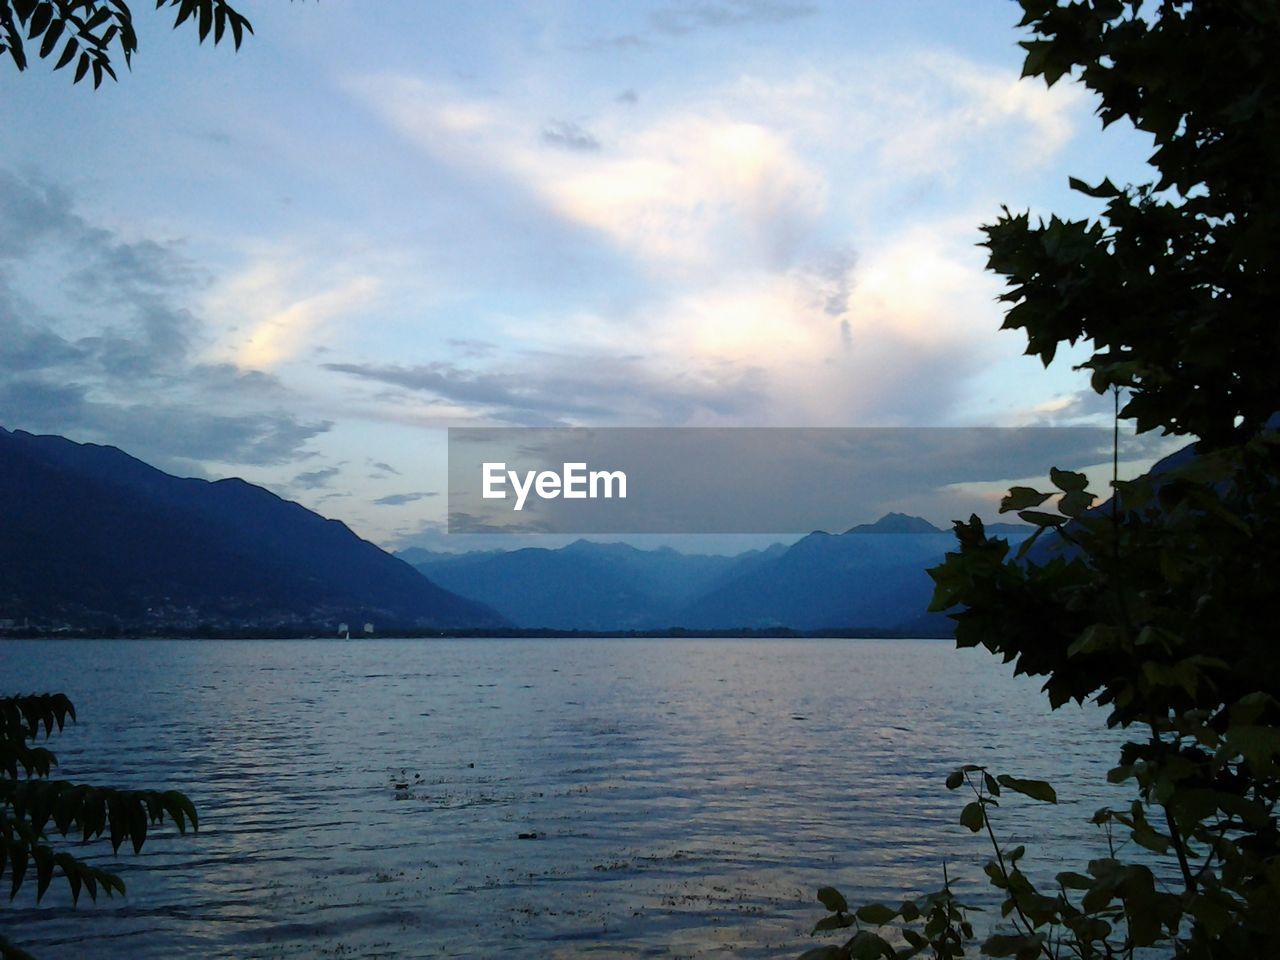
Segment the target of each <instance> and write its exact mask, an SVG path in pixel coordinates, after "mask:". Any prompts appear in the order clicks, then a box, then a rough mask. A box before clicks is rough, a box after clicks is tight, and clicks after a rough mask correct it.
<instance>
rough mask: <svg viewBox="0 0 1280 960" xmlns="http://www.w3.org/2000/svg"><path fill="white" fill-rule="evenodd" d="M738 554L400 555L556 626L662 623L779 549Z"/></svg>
mask: <svg viewBox="0 0 1280 960" xmlns="http://www.w3.org/2000/svg"><path fill="white" fill-rule="evenodd" d="M784 549H785V548H783V547H782V546H781V545H775V546H774V547H771V548H770V549H769V550H766V551H754V550H753V551H750V552H748V553H744V554H741V555H739V556H736V557H724V556H704V555H696V554H694V555H690V554H683V553H680V552H678V551H676V550H672V549H670V548H663V549H660V550H640V549H637V548H636V547H632V546H630V545H628V544H625V543H596V542H593V541H589V540H577V541H575V542H573V543H571V544H569V545H568V546H565V547H560V548H559V549H555V550H549V549H544V548H541V547H528V548H525V549H522V550H512V551H509V552H505V551H492V552H491V551H485V552H481V553H463V554H450V553H431V552H430V551H426V550H421V549H417V548H411V550H406V551H404V552H403V553H401V554H399V556H400V557H401V558H403V559H407V560H408V559H411V560H412V561H413V564H414V566H415V567H416V568H417V569H418V570H419V571H421V572H422V573H424V574H426V575H427V576H429V577H431V579H432V580H434V581H435V582H437V583H439V584H440V585H441V586H443V587H445V588H447V589H449V590H453V591H455V592H456V593H459V594H461V595H462V596H466V597H471V598H473V599H475V600H478V601H481V602H483V603H485V604H486V605H488V606H491V607H493V608H494V609H495V610H497V611H498V612H499V613H501V614H502V615H503V616H505V617H507V618H508V619H509V620H511V622H512V623H515V624H517V625H519V626H521V627H529V628H549V629H555V630H661V629H665V628H666V627H670V626H676V625H678V621H676V620H673V619H672V617H673V616H674V615H675V614H676V612H677V611H678V610H679V609H680V608H682V607H683V606H684V605H685V604H687V603H689V602H690V601H691V600H693V599H694V598H695V597H697V596H699V595H700V594H701V593H702V592H704V591H706V590H709V589H712V588H714V587H715V586H716V585H718V584H719V583H721V582H722V581H724V580H725V579H727V578H729V577H730V576H732V575H733V574H735V573H737V572H740V571H743V570H746V569H750V568H751V567H752V566H753V565H754V564H756V563H758V562H762V560H764V559H765V558H767V557H769V556H773V555H775V554H776V553H780V552H781V551H782V550H784Z"/></svg>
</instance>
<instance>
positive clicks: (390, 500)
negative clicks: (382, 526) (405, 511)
mask: <svg viewBox="0 0 1280 960" xmlns="http://www.w3.org/2000/svg"><path fill="white" fill-rule="evenodd" d="M438 495H439V494H438V492H437V491H435V490H428V491H423V492H419V493H392V494H389V495H388V496H385V497H379V498H378V499H377V500H374V501H373V502H374V504H375V505H377V506H379V507H400V506H404V505H405V504H406V503H414V502H415V501H418V500H423V499H425V498H427V497H434V496H438Z"/></svg>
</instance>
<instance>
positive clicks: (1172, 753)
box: [805, 0, 1280, 960]
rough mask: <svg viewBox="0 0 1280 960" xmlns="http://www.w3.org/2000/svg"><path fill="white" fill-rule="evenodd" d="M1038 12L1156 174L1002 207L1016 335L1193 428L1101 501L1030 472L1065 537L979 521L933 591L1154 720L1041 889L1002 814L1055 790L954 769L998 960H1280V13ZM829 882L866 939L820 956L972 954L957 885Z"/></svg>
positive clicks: (1052, 795) (1063, 69) (1053, 51)
mask: <svg viewBox="0 0 1280 960" xmlns="http://www.w3.org/2000/svg"><path fill="white" fill-rule="evenodd" d="M1021 5H1022V8H1023V11H1024V17H1023V19H1022V24H1021V25H1022V26H1023V27H1026V28H1029V29H1030V30H1031V32H1032V38H1031V39H1029V40H1027V41H1025V42H1024V43H1023V44H1022V45H1023V47H1024V48H1025V50H1026V58H1025V66H1024V75H1025V76H1032V77H1040V78H1043V79H1044V81H1045V82H1047V83H1049V84H1053V83H1056V82H1059V81H1060V80H1061V79H1062V78H1064V77H1072V78H1075V79H1078V80H1079V81H1081V82H1082V83H1083V84H1084V85H1085V86H1086V87H1087V88H1089V89H1090V90H1091V91H1093V92H1094V93H1095V94H1097V96H1098V98H1099V106H1098V114H1099V116H1100V117H1101V118H1102V121H1103V124H1104V125H1108V124H1110V123H1113V122H1116V121H1118V120H1127V121H1129V122H1131V123H1132V124H1133V125H1134V126H1136V127H1137V128H1138V129H1139V130H1142V131H1145V132H1146V133H1148V134H1150V135H1151V137H1152V140H1153V142H1154V146H1155V152H1154V154H1153V155H1152V157H1151V159H1150V163H1151V166H1152V167H1153V168H1154V171H1155V178H1154V179H1153V180H1151V181H1150V182H1148V183H1144V184H1137V185H1131V184H1130V185H1124V186H1116V185H1115V184H1113V183H1111V181H1110V180H1104V181H1103V182H1102V183H1100V184H1087V183H1083V182H1081V181H1079V180H1074V179H1073V180H1072V181H1071V185H1072V186H1073V187H1074V188H1075V189H1076V190H1078V191H1080V192H1082V193H1084V194H1086V195H1087V196H1089V197H1093V198H1096V199H1098V200H1100V201H1102V204H1103V207H1102V210H1101V212H1100V214H1099V215H1098V216H1097V218H1096V219H1091V220H1079V221H1072V220H1063V219H1060V218H1058V217H1052V218H1050V219H1049V221H1048V222H1043V221H1041V222H1036V223H1032V220H1031V217H1030V216H1029V215H1028V214H1026V213H1020V214H1014V213H1011V212H1009V211H1008V210H1007V209H1006V210H1005V212H1004V215H1003V216H1002V217H1001V218H1000V219H999V220H998V221H997V222H996V223H995V224H993V225H990V226H987V227H985V228H984V230H985V234H986V240H985V245H986V246H987V248H988V250H989V251H990V258H989V267H990V268H991V269H992V270H994V271H995V272H997V273H999V274H1001V275H1003V276H1004V277H1005V279H1006V281H1007V285H1008V286H1007V290H1006V292H1005V293H1004V295H1003V297H1002V300H1003V301H1004V302H1005V303H1006V304H1007V305H1008V312H1007V314H1006V318H1005V322H1004V326H1005V327H1006V328H1016V329H1020V330H1023V331H1024V332H1025V334H1026V336H1027V353H1029V354H1032V355H1034V356H1037V357H1039V358H1040V359H1041V360H1042V361H1043V362H1044V363H1045V364H1046V365H1048V364H1049V363H1050V362H1052V361H1053V359H1054V357H1055V354H1056V353H1057V351H1058V349H1059V347H1061V346H1062V345H1063V344H1067V343H1071V344H1074V343H1077V342H1079V341H1085V342H1086V343H1088V345H1089V346H1090V347H1091V348H1092V351H1091V355H1090V356H1089V358H1088V359H1087V360H1086V361H1085V362H1084V363H1083V364H1082V367H1083V368H1085V369H1087V370H1089V371H1091V381H1092V385H1093V388H1094V389H1095V390H1096V391H1098V392H1099V393H1105V392H1106V391H1108V390H1114V391H1116V393H1117V405H1118V404H1119V397H1120V395H1121V394H1123V396H1124V397H1125V398H1126V400H1125V403H1124V405H1123V407H1122V408H1119V409H1118V411H1117V417H1118V419H1127V420H1132V421H1133V422H1134V423H1135V424H1136V426H1137V428H1138V429H1139V430H1150V429H1157V428H1158V429H1161V430H1163V431H1165V432H1166V433H1170V434H1175V435H1185V436H1187V437H1188V439H1194V440H1195V441H1196V444H1195V446H1194V448H1193V449H1191V450H1187V451H1184V452H1183V454H1181V455H1179V456H1176V457H1173V458H1170V459H1169V460H1168V461H1167V462H1165V463H1163V464H1160V465H1157V468H1156V469H1154V470H1153V471H1152V472H1151V473H1149V474H1148V475H1146V476H1144V477H1140V478H1138V479H1137V480H1134V481H1129V482H1123V483H1122V482H1117V481H1113V488H1114V489H1113V491H1112V495H1111V498H1110V500H1109V502H1108V503H1107V504H1104V505H1102V506H1101V507H1097V506H1094V503H1095V500H1096V499H1097V498H1096V497H1095V495H1094V494H1093V493H1092V492H1090V491H1088V490H1087V489H1086V486H1087V480H1086V478H1085V477H1084V475H1082V474H1077V473H1072V472H1069V471H1060V470H1051V471H1050V478H1049V479H1050V484H1051V487H1050V489H1048V490H1047V491H1043V492H1042V491H1039V490H1035V489H1032V488H1028V487H1015V488H1014V489H1013V490H1011V491H1010V492H1009V495H1008V496H1007V497H1005V499H1004V502H1003V504H1002V511H1003V510H1008V511H1016V512H1017V513H1018V514H1019V516H1020V517H1022V519H1024V520H1026V521H1028V522H1030V523H1032V524H1035V525H1036V526H1037V527H1038V531H1037V537H1039V534H1046V536H1044V537H1039V538H1038V542H1037V538H1033V539H1032V540H1029V541H1027V542H1026V543H1024V545H1023V546H1022V547H1021V548H1020V549H1019V550H1018V551H1017V553H1016V554H1014V553H1013V552H1012V551H1011V550H1010V547H1009V544H1008V543H1007V542H1006V541H1004V540H1002V539H993V538H991V537H989V536H988V535H987V532H986V530H985V529H984V527H983V525H982V523H981V521H980V520H978V518H976V517H974V518H971V519H970V521H969V522H967V523H964V522H960V523H957V524H956V535H957V539H958V543H959V548H958V550H957V551H956V552H954V553H950V554H948V555H947V558H946V560H945V562H944V563H943V564H942V565H941V566H940V567H937V568H935V569H934V570H931V571H930V574H931V576H932V577H933V578H934V580H935V584H936V588H935V593H934V601H933V607H932V608H933V609H935V610H950V611H953V612H952V613H951V616H952V618H953V619H954V620H955V621H956V641H957V645H958V646H961V647H983V648H985V649H987V650H988V651H990V652H992V653H994V654H996V655H998V656H1000V657H1001V658H1002V659H1003V660H1004V661H1006V662H1012V663H1013V664H1014V667H1015V672H1017V673H1024V674H1030V675H1033V676H1037V677H1043V678H1044V690H1045V692H1046V694H1047V695H1048V697H1049V700H1050V703H1051V704H1052V705H1053V706H1054V707H1058V706H1061V705H1062V704H1064V703H1066V702H1068V701H1070V700H1076V701H1080V702H1083V701H1085V700H1089V699H1093V700H1096V701H1097V702H1098V703H1100V704H1102V705H1104V706H1105V707H1107V708H1108V709H1109V711H1110V715H1109V719H1108V722H1109V723H1110V724H1111V725H1113V726H1120V727H1122V728H1124V729H1126V730H1127V731H1128V732H1129V734H1130V740H1129V742H1127V743H1126V744H1125V745H1124V747H1123V749H1122V751H1121V755H1120V757H1119V758H1118V761H1119V762H1118V763H1117V764H1116V765H1115V766H1114V768H1113V769H1112V770H1111V771H1110V773H1109V775H1108V779H1109V780H1111V781H1112V782H1114V783H1117V784H1124V785H1127V786H1128V787H1129V788H1130V789H1131V794H1130V796H1131V799H1130V801H1129V802H1128V803H1127V804H1126V805H1125V806H1123V807H1120V808H1115V809H1113V808H1105V809H1102V810H1099V811H1098V812H1097V813H1096V814H1095V815H1094V817H1093V821H1092V822H1093V823H1095V824H1097V825H1098V826H1099V827H1100V828H1101V831H1103V833H1104V835H1105V845H1104V846H1103V848H1102V849H1101V850H1100V851H1099V855H1098V856H1097V857H1095V858H1093V859H1091V860H1089V861H1088V862H1087V863H1086V864H1082V865H1081V867H1080V869H1078V870H1065V871H1062V872H1060V873H1058V875H1057V878H1056V881H1057V885H1056V888H1054V889H1049V890H1042V889H1039V888H1037V887H1036V886H1035V885H1034V884H1033V883H1032V882H1031V881H1030V880H1029V878H1028V876H1027V874H1026V873H1024V871H1023V869H1022V861H1023V858H1024V857H1028V853H1027V851H1026V849H1025V848H1023V847H1016V848H1014V849H1012V850H1010V849H1006V848H1005V846H1004V845H1003V844H1002V843H1001V842H1000V840H999V838H998V835H997V832H996V828H997V826H998V823H997V822H996V821H997V819H998V808H999V806H1000V804H1001V802H1007V801H1008V800H1009V799H1011V798H1012V797H1013V796H1014V795H1016V794H1021V795H1023V796H1024V797H1026V798H1029V799H1031V800H1033V801H1041V802H1050V803H1053V802H1056V800H1057V792H1056V791H1055V790H1054V789H1053V788H1052V787H1051V786H1049V785H1048V784H1047V783H1040V782H1037V781H1028V780H1022V779H1019V778H1016V777H1009V776H995V775H993V774H992V773H991V772H989V771H988V770H987V769H986V768H985V767H982V766H977V765H966V766H963V767H961V768H959V769H957V770H956V771H955V772H954V773H952V775H951V776H950V777H949V778H948V780H947V784H946V785H947V787H948V788H949V789H967V790H969V791H970V793H971V798H970V800H969V802H968V803H967V804H966V806H965V807H964V809H963V810H962V812H961V815H960V822H961V824H962V825H963V826H965V827H967V828H968V829H970V830H972V831H974V832H983V833H985V834H986V836H987V837H988V839H989V840H990V842H991V845H992V848H993V851H994V857H993V859H992V860H991V861H990V862H989V863H988V864H987V866H986V873H987V876H988V879H989V880H990V883H991V885H992V886H993V887H995V888H996V889H997V891H999V893H1000V895H1001V896H1002V898H1003V903H1002V905H1001V916H1002V917H1003V918H1004V920H1003V921H1002V922H1000V923H998V924H997V926H996V927H995V928H994V929H993V930H991V931H989V935H988V936H987V937H986V939H985V940H984V941H983V943H982V945H981V950H982V952H983V953H984V954H986V955H989V956H1016V957H1018V958H1027V960H1029V958H1033V957H1045V958H1048V960H1055V958H1063V957H1079V958H1082V960H1083V958H1088V957H1108V958H1109V957H1132V956H1134V952H1135V951H1137V950H1140V949H1142V948H1162V949H1164V950H1167V951H1168V955H1172V956H1177V957H1188V958H1206V960H1207V958H1216V960H1230V958H1240V960H1244V958H1253V957H1263V956H1278V955H1280V828H1278V824H1277V815H1276V809H1277V804H1280V658H1277V656H1276V647H1275V641H1274V630H1275V619H1276V606H1275V599H1274V590H1275V574H1276V571H1277V570H1280V432H1278V431H1277V430H1276V429H1275V426H1276V425H1275V419H1274V416H1275V414H1276V411H1277V409H1280V290H1278V289H1277V281H1276V277H1277V270H1276V267H1277V263H1276V258H1277V253H1278V251H1280V247H1278V245H1277V243H1276V240H1275V238H1276V236H1277V235H1278V234H1280V185H1278V184H1277V181H1276V178H1275V175H1274V174H1275V170H1276V169H1277V168H1278V165H1277V162H1276V161H1277V159H1278V153H1280V129H1278V126H1277V125H1278V124H1280V58H1277V57H1276V51H1278V50H1280V4H1278V3H1276V2H1275V0H1163V2H1160V3H1158V4H1153V3H1147V4H1144V3H1142V2H1140V0H1130V2H1121V0H1084V2H1064V0H1021ZM1051 508H1052V509H1051ZM1102 839H1103V837H1100V841H1101V840H1102ZM1121 848H1124V849H1123V850H1122V849H1121ZM1126 851H1127V852H1126ZM1122 853H1125V854H1126V855H1125V856H1124V857H1122V855H1121V854H1122ZM819 898H820V899H821V900H822V902H823V904H824V905H825V906H826V907H827V909H828V910H829V911H830V915H829V916H828V917H826V918H824V919H823V920H822V921H820V922H819V924H818V926H817V928H815V932H821V931H829V930H844V929H847V928H851V927H852V928H853V930H854V933H853V936H852V937H850V938H848V939H847V940H846V941H845V942H844V943H842V944H840V945H838V946H831V947H821V948H818V949H816V950H813V951H809V952H808V953H807V954H806V955H805V956H806V957H807V958H810V960H821V958H826V960H838V958H851V957H877V956H884V957H907V956H914V955H916V954H921V953H928V954H929V955H931V956H935V957H957V956H963V955H964V953H965V950H966V948H967V946H968V945H969V944H970V943H971V942H972V940H973V937H974V929H973V927H972V926H971V925H970V922H969V920H968V919H967V915H966V907H965V906H964V905H962V904H960V903H959V902H958V901H957V899H956V898H955V896H954V895H953V893H952V891H951V887H950V884H949V883H946V882H944V885H943V887H942V889H940V890H938V891H937V892H935V893H932V894H928V895H926V896H924V897H921V898H917V899H913V900H908V901H906V902H904V903H902V904H901V905H900V906H898V907H894V906H889V905H883V904H868V905H864V906H862V907H860V908H857V909H852V908H851V907H850V906H849V904H848V903H847V902H845V900H844V898H843V897H842V896H840V894H839V893H838V891H835V890H833V889H831V888H824V890H823V891H822V892H820V894H819ZM903 944H905V945H903Z"/></svg>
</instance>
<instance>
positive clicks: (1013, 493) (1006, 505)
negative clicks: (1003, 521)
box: [1000, 487, 1053, 513]
mask: <svg viewBox="0 0 1280 960" xmlns="http://www.w3.org/2000/svg"><path fill="white" fill-rule="evenodd" d="M1051 496H1053V494H1051V493H1041V492H1040V491H1039V490H1034V489H1032V488H1031V487H1012V488H1010V490H1009V492H1008V493H1007V494H1005V496H1004V499H1002V500H1001V501H1000V512H1001V513H1009V512H1010V511H1011V510H1025V509H1026V508H1027V507H1038V506H1040V504H1042V503H1044V502H1045V501H1046V500H1048V499H1049V498H1050V497H1051Z"/></svg>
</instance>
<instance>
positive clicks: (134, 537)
mask: <svg viewBox="0 0 1280 960" xmlns="http://www.w3.org/2000/svg"><path fill="white" fill-rule="evenodd" d="M0 503H2V504H3V509H0V618H6V619H14V620H22V619H24V618H31V619H32V620H42V621H45V622H49V623H67V624H74V625H84V624H98V623H110V622H112V621H114V622H116V623H123V624H132V625H148V624H151V625H156V626H165V625H168V626H172V627H174V628H177V629H190V628H191V627H194V626H196V625H197V624H200V623H203V624H212V625H214V626H219V625H221V626H235V625H239V624H250V625H253V624H257V625H263V624H282V625H284V624H291V625H295V626H302V625H313V626H314V627H316V628H317V629H320V628H323V629H325V630H330V629H333V628H334V626H335V625H336V624H337V623H338V622H339V621H349V622H351V623H352V625H353V627H355V626H356V625H357V624H362V623H363V622H366V621H367V622H372V623H374V624H375V627H376V628H377V629H378V630H379V632H384V630H385V629H386V628H391V627H397V626H399V627H410V626H414V627H477V626H496V625H500V624H501V623H502V622H503V621H502V618H501V617H499V616H498V615H497V614H495V613H494V612H493V611H492V610H489V609H488V608H486V607H484V606H483V605H481V604H477V603H475V602H473V601H471V600H467V599H464V598H462V597H458V596H456V595H454V594H452V593H450V592H448V591H447V590H443V589H441V588H440V587H438V586H436V585H435V584H433V583H431V582H430V581H429V580H427V579H426V578H425V577H423V576H422V575H421V574H419V573H418V572H417V571H415V570H414V569H413V568H411V567H410V566H409V565H408V564H406V563H404V562H403V561H401V560H398V559H396V558H395V557H393V556H391V555H389V554H387V553H385V552H384V551H382V550H380V549H379V548H378V547H376V546H374V545H373V544H371V543H368V542H367V541H365V540H361V539H360V538H359V537H357V536H356V535H355V534H354V533H352V532H351V530H350V529H348V528H347V527H346V526H345V525H344V524H342V523H340V522H338V521H336V520H326V519H325V518H323V517H321V516H318V515H317V514H315V513H312V512H311V511H310V510H307V509H306V508H305V507H302V506H300V505H299V504H296V503H291V502H289V501H287V500H283V499H281V498H280V497H277V496H276V495H275V494H273V493H271V492H269V491H267V490H264V489H262V488H261V487H256V486H253V485H252V484H249V483H246V482H245V481H243V480H238V479H233V480H218V481H215V482H209V481H205V480H195V479H180V478H178V477H173V476H170V475H169V474H166V473H163V472H161V471H160V470H157V469H155V468H154V467H150V466H148V465H147V464H145V463H143V462H142V461H140V460H136V459H134V458H133V457H131V456H129V455H128V454H126V453H124V452H122V451H120V450H118V449H116V448H114V447H104V446H97V445H95V444H80V443H74V442H72V441H70V440H66V439H64V438H62V437H53V436H34V435H32V434H29V433H25V432H23V431H20V430H19V431H13V432H10V431H8V430H4V429H3V428H0ZM352 632H353V633H355V632H356V630H355V629H353V631H352Z"/></svg>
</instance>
